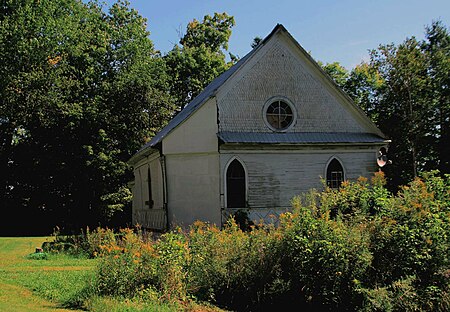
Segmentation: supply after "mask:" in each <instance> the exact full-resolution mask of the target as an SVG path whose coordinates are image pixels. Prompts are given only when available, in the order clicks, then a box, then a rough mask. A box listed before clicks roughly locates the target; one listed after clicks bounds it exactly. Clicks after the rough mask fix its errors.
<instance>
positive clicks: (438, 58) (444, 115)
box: [422, 20, 450, 173]
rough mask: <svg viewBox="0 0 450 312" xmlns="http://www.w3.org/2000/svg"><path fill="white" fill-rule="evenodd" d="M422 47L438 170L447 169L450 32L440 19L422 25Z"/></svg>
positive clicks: (449, 159)
mask: <svg viewBox="0 0 450 312" xmlns="http://www.w3.org/2000/svg"><path fill="white" fill-rule="evenodd" d="M422 47H423V50H424V52H425V53H426V56H427V58H428V60H429V64H428V65H429V72H428V73H429V76H430V78H431V87H432V99H433V106H434V113H435V118H434V120H433V123H434V126H435V127H436V128H435V136H436V140H437V155H438V157H439V165H438V169H439V170H440V171H441V172H447V173H449V172H450V144H449V142H450V32H449V29H448V28H447V27H445V25H444V24H443V23H442V21H439V20H438V21H433V22H432V24H431V25H430V26H428V27H426V33H425V41H424V42H423V44H422Z"/></svg>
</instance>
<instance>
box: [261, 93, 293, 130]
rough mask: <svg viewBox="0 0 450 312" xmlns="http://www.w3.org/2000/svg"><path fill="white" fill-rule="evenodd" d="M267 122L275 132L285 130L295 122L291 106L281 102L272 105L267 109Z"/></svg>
mask: <svg viewBox="0 0 450 312" xmlns="http://www.w3.org/2000/svg"><path fill="white" fill-rule="evenodd" d="M266 120H267V123H268V124H269V126H270V127H271V128H273V129H274V130H285V129H287V128H288V127H289V126H290V125H291V124H292V122H293V121H294V114H293V112H292V108H291V106H290V105H289V104H288V103H286V102H284V101H281V100H277V101H275V102H272V103H270V105H268V106H267V109H266Z"/></svg>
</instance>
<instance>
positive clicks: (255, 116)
mask: <svg viewBox="0 0 450 312" xmlns="http://www.w3.org/2000/svg"><path fill="white" fill-rule="evenodd" d="M275 39H276V40H275ZM260 54H261V55H258V57H255V60H253V63H251V64H248V66H247V67H246V68H245V69H243V70H242V73H240V75H238V76H236V77H235V78H234V79H233V81H232V82H230V86H227V88H225V89H224V90H223V91H222V92H220V93H219V94H218V97H217V102H218V111H219V120H220V123H219V130H220V131H246V132H268V131H269V132H270V131H271V130H270V129H269V128H268V127H267V125H266V124H265V122H264V117H263V115H264V111H263V107H264V105H265V103H266V102H267V101H270V99H271V98H273V97H280V98H283V97H285V98H287V99H288V100H289V101H290V102H291V103H293V105H294V106H295V114H296V116H297V118H296V123H295V125H294V126H293V127H292V128H290V129H289V130H288V131H289V132H370V131H372V130H373V129H367V128H365V126H364V125H363V124H362V123H361V122H359V121H358V117H357V116H356V115H354V114H353V113H352V112H351V110H349V109H346V107H347V106H348V105H344V100H343V99H342V96H341V95H340V94H338V93H337V92H336V90H334V89H333V88H331V87H330V86H327V84H326V83H324V79H323V78H321V76H320V75H321V74H320V73H318V72H314V71H313V70H311V68H310V67H311V66H308V61H306V60H304V59H302V58H301V57H299V55H298V54H297V53H295V50H293V49H291V48H290V47H289V44H288V43H286V42H285V41H284V40H281V39H280V38H278V37H277V38H274V40H273V41H272V42H270V43H269V44H267V46H265V47H263V49H262V50H261V51H260Z"/></svg>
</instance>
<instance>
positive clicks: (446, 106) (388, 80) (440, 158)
mask: <svg viewBox="0 0 450 312" xmlns="http://www.w3.org/2000/svg"><path fill="white" fill-rule="evenodd" d="M369 56H370V60H369V61H368V62H367V63H366V62H363V63H361V64H360V65H357V66H356V67H355V68H353V69H352V70H351V71H347V70H346V69H345V68H343V67H342V66H340V65H339V63H336V62H334V63H330V64H326V65H323V64H320V65H321V66H322V68H323V69H324V71H325V72H327V73H328V74H329V75H330V76H331V77H332V78H333V79H334V81H335V82H336V83H337V85H339V86H340V87H341V88H342V89H343V90H344V91H345V92H346V93H347V94H348V95H349V96H350V97H351V98H352V99H353V100H354V101H355V103H356V104H357V105H358V106H359V107H361V108H362V109H363V110H364V112H365V113H366V114H367V115H368V116H369V117H370V118H371V119H372V120H373V121H374V122H375V123H376V125H377V126H378V127H379V128H380V129H381V130H382V131H383V133H384V134H385V135H386V136H387V137H388V138H389V139H391V140H392V143H390V146H389V151H388V153H389V154H388V157H389V158H390V159H391V160H392V165H389V166H386V167H385V168H383V170H384V171H385V172H386V174H387V178H388V186H389V189H390V190H393V191H397V189H398V187H399V186H401V185H404V184H406V183H407V182H408V181H411V180H412V179H413V178H414V177H416V176H418V174H419V173H420V172H422V171H429V170H433V169H439V170H440V172H441V173H450V156H449V155H450V145H449V144H448V142H449V141H450V91H449V90H450V79H449V77H450V61H449V60H450V32H449V29H448V27H447V26H445V25H444V24H443V22H442V21H439V20H437V21H433V22H432V23H431V25H429V26H427V27H426V28H425V39H423V40H418V39H417V38H414V37H412V38H406V39H405V40H404V41H403V42H402V43H400V44H398V45H395V44H382V45H380V46H379V47H378V48H376V49H373V50H371V51H370V54H369Z"/></svg>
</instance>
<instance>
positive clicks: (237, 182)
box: [226, 159, 246, 208]
mask: <svg viewBox="0 0 450 312" xmlns="http://www.w3.org/2000/svg"><path fill="white" fill-rule="evenodd" d="M226 188H227V208H245V207H246V181H245V169H244V166H243V165H242V164H241V162H240V161H239V160H237V159H234V160H233V161H232V162H231V163H230V164H229V165H228V168H227V172H226Z"/></svg>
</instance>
